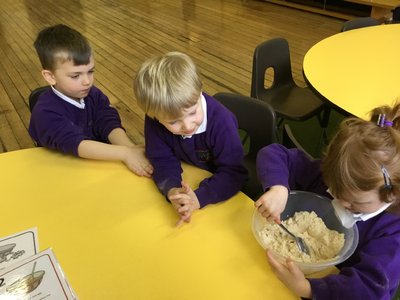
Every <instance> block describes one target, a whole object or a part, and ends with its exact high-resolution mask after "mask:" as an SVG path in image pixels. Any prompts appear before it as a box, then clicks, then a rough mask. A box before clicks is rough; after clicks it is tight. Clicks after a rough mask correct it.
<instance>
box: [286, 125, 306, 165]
mask: <svg viewBox="0 0 400 300" xmlns="http://www.w3.org/2000/svg"><path fill="white" fill-rule="evenodd" d="M282 144H283V145H285V147H286V148H289V149H290V148H297V149H300V150H301V151H303V152H304V153H305V154H306V155H307V156H308V157H309V158H310V159H313V156H312V155H311V154H310V153H308V152H307V151H306V150H305V149H304V148H303V146H302V145H301V144H300V143H299V141H298V140H297V139H296V138H295V136H294V134H293V132H292V129H291V128H290V126H289V124H284V125H283V134H282Z"/></svg>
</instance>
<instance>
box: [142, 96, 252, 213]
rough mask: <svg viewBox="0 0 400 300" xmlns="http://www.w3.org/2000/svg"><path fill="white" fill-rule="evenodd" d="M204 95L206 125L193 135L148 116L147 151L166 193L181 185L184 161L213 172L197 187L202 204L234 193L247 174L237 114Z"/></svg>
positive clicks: (156, 177) (221, 199)
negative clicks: (186, 135) (179, 132)
mask: <svg viewBox="0 0 400 300" xmlns="http://www.w3.org/2000/svg"><path fill="white" fill-rule="evenodd" d="M203 95H204V97H205V99H206V103H207V128H206V131H205V132H203V133H199V134H195V135H193V136H192V137H191V138H186V139H183V138H182V137H181V136H180V135H174V134H172V133H171V132H170V131H168V130H167V129H166V128H165V127H164V126H163V125H162V124H160V123H159V122H158V121H157V120H154V119H152V118H150V117H148V116H146V117H145V140H146V154H147V157H148V158H149V160H150V161H151V163H152V164H153V167H154V173H153V179H154V181H155V183H156V185H157V187H158V189H159V190H160V191H161V193H162V194H163V195H165V196H166V195H167V193H168V191H169V190H170V189H171V188H174V187H180V186H181V181H182V176H181V174H182V168H181V161H184V162H186V163H189V164H191V165H195V166H197V167H199V168H201V169H204V170H208V171H210V172H211V173H213V175H212V176H211V177H209V178H206V179H204V180H203V181H202V182H201V183H200V186H199V188H198V189H197V190H195V191H194V192H195V194H196V196H197V198H198V200H199V202H200V207H204V206H206V205H207V204H210V203H217V202H220V201H224V200H227V199H228V198H230V197H232V196H233V195H235V194H236V193H237V192H238V191H239V190H240V189H241V187H242V185H243V183H244V181H245V180H246V178H247V170H246V168H245V167H244V165H243V155H244V152H243V147H242V144H241V141H240V137H239V134H238V124H237V120H236V118H235V116H234V115H233V114H232V113H231V112H230V111H229V110H228V109H226V108H225V107H224V106H223V105H222V104H220V103H219V102H218V101H217V100H215V99H214V98H213V97H211V96H208V95H207V94H204V93H203Z"/></svg>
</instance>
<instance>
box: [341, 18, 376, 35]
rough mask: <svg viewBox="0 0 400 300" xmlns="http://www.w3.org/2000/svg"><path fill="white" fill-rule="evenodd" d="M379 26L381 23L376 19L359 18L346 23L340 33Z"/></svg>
mask: <svg viewBox="0 0 400 300" xmlns="http://www.w3.org/2000/svg"><path fill="white" fill-rule="evenodd" d="M379 24H381V23H380V22H379V21H378V20H377V19H374V18H372V17H364V18H357V19H354V20H349V21H346V22H344V23H343V25H342V29H341V30H340V31H341V32H343V31H348V30H352V29H357V28H362V27H368V26H376V25H379Z"/></svg>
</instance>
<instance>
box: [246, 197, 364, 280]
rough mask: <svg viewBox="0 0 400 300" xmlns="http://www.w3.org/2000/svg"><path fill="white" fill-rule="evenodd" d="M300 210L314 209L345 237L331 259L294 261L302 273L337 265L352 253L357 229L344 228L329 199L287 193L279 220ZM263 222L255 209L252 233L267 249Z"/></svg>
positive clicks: (328, 224)
mask: <svg viewBox="0 0 400 300" xmlns="http://www.w3.org/2000/svg"><path fill="white" fill-rule="evenodd" d="M300 211H308V212H311V211H314V212H315V213H316V214H317V215H318V217H320V218H321V219H322V220H323V221H324V223H325V225H326V227H328V228H329V229H333V230H336V231H338V232H340V233H343V234H344V238H345V241H344V246H343V248H342V249H341V250H340V252H339V253H338V255H337V256H336V257H334V258H332V259H329V260H324V261H322V262H315V263H305V262H298V261H295V263H296V264H297V265H298V266H299V268H300V269H301V270H302V271H303V273H304V274H311V273H314V272H318V271H321V270H323V269H326V268H328V267H331V266H334V265H337V264H339V263H341V262H343V261H345V260H346V259H348V258H349V257H350V256H351V255H352V254H353V253H354V250H355V249H356V247H357V243H358V229H357V227H356V225H354V226H353V227H351V228H346V227H344V226H343V225H342V223H341V222H340V220H339V219H338V217H337V216H336V214H335V210H334V208H333V206H332V203H331V199H329V198H326V197H323V196H320V195H317V194H314V193H310V192H303V191H292V192H290V194H289V197H288V201H287V204H286V207H285V210H284V211H283V212H282V214H281V221H284V220H286V219H288V218H290V217H292V216H293V215H294V214H295V213H296V212H300ZM265 222H266V219H265V218H264V217H263V216H261V214H260V213H259V212H258V211H257V209H256V210H255V211H254V213H253V224H252V229H253V233H254V236H255V238H256V239H257V241H258V242H259V244H260V245H261V246H262V247H263V248H264V249H267V245H265V244H264V241H263V239H262V238H261V237H260V232H261V231H262V230H263V228H264V224H265ZM274 254H275V256H276V257H277V259H278V260H280V261H282V262H283V261H285V258H284V257H282V256H280V255H278V254H277V253H274Z"/></svg>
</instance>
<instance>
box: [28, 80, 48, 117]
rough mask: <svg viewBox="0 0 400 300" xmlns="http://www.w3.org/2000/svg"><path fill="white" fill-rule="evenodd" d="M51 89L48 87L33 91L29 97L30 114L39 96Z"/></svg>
mask: <svg viewBox="0 0 400 300" xmlns="http://www.w3.org/2000/svg"><path fill="white" fill-rule="evenodd" d="M50 89H51V87H50V86H49V85H46V86H42V87H38V88H36V89H34V90H33V91H32V92H31V94H30V95H29V110H30V111H31V112H32V110H33V108H34V106H35V105H36V103H37V101H38V100H39V96H40V95H41V94H42V93H43V92H45V91H48V90H50Z"/></svg>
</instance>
